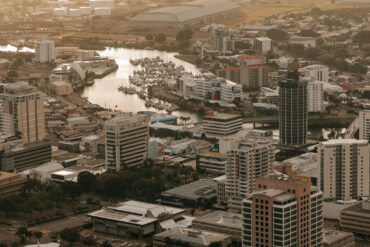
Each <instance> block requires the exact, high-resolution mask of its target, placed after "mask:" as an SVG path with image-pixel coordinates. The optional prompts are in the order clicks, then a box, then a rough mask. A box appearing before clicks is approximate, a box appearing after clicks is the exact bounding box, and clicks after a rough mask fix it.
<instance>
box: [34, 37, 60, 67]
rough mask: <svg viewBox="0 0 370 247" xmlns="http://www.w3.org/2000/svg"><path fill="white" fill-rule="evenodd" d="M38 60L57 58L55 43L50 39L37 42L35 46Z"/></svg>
mask: <svg viewBox="0 0 370 247" xmlns="http://www.w3.org/2000/svg"><path fill="white" fill-rule="evenodd" d="M35 60H36V62H40V63H45V62H51V61H53V60H55V43H54V41H50V40H42V41H39V42H36V47H35Z"/></svg>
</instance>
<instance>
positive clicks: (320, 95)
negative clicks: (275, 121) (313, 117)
mask: <svg viewBox="0 0 370 247" xmlns="http://www.w3.org/2000/svg"><path fill="white" fill-rule="evenodd" d="M307 93H308V98H307V101H308V112H322V111H323V110H324V90H323V85H322V82H320V81H316V80H309V81H308V84H307Z"/></svg>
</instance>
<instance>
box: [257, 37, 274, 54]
mask: <svg viewBox="0 0 370 247" xmlns="http://www.w3.org/2000/svg"><path fill="white" fill-rule="evenodd" d="M254 49H255V51H256V52H257V53H259V54H267V53H268V52H269V51H272V40H271V39H270V38H267V37H260V38H256V39H254Z"/></svg>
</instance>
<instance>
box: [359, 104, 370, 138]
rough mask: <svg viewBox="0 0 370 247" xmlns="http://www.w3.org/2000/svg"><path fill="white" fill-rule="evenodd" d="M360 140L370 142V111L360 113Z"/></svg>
mask: <svg viewBox="0 0 370 247" xmlns="http://www.w3.org/2000/svg"><path fill="white" fill-rule="evenodd" d="M359 131H360V136H359V137H360V139H362V140H370V110H365V111H360V113H359Z"/></svg>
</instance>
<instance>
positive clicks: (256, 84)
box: [216, 65, 269, 89]
mask: <svg viewBox="0 0 370 247" xmlns="http://www.w3.org/2000/svg"><path fill="white" fill-rule="evenodd" d="M268 71H269V70H268V67H267V66H264V65H255V66H242V67H230V68H221V69H217V70H216V76H218V77H221V78H224V79H227V80H230V81H232V82H235V83H238V84H240V85H242V86H245V87H247V88H255V89H258V88H260V87H265V86H267V85H268V83H269V78H268Z"/></svg>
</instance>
